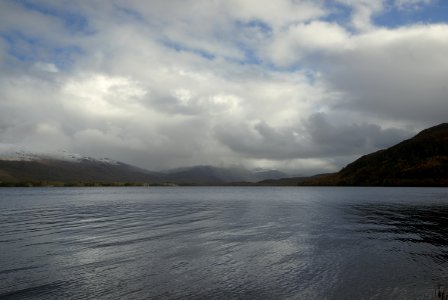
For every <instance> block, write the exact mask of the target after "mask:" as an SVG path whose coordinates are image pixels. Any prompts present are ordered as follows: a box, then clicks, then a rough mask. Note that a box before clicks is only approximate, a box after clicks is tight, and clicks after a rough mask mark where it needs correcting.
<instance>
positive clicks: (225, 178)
mask: <svg viewBox="0 0 448 300" xmlns="http://www.w3.org/2000/svg"><path fill="white" fill-rule="evenodd" d="M285 176H287V175H286V174H285V173H282V172H279V171H275V170H264V169H258V170H255V171H249V170H246V169H244V168H238V167H233V168H218V167H212V166H195V167H188V168H181V169H175V170H169V171H165V172H151V171H148V170H145V169H141V168H138V167H135V166H132V165H128V164H125V163H122V162H118V161H114V160H111V159H107V158H102V159H94V158H91V157H87V156H81V155H77V154H69V153H66V152H62V153H57V154H52V155H48V154H34V153H31V152H26V151H16V152H12V153H7V154H5V153H3V154H2V155H0V185H7V186H8V185H92V184H101V185H116V184H120V185H121V184H125V183H127V184H130V185H136V184H150V185H160V184H163V185H166V184H179V185H229V184H232V183H241V182H249V183H250V182H252V183H253V182H257V181H260V180H263V179H265V178H281V177H285Z"/></svg>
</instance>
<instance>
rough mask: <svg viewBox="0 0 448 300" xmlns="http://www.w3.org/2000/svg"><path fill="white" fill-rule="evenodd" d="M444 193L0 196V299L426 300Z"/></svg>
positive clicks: (446, 253) (437, 281)
mask: <svg viewBox="0 0 448 300" xmlns="http://www.w3.org/2000/svg"><path fill="white" fill-rule="evenodd" d="M446 285H448V189H441V188H439V189H437V188H331V187H320V188H312V187H293V188H288V187H281V188H269V187H260V188H258V187H241V188H240V187H222V188H220V187H192V188H187V187H182V188H166V187H162V188H73V189H72V188H4V189H0V299H436V296H435V292H436V289H438V288H439V289H442V288H440V286H446Z"/></svg>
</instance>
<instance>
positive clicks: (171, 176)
mask: <svg viewBox="0 0 448 300" xmlns="http://www.w3.org/2000/svg"><path fill="white" fill-rule="evenodd" d="M267 176H270V177H267ZM285 176H287V175H286V174H285V173H282V172H279V171H276V170H264V169H257V170H255V171H249V170H247V169H244V168H239V167H232V168H218V167H213V166H195V167H189V168H182V169H175V170H171V171H168V172H167V174H166V179H167V181H170V182H175V183H178V184H186V185H228V184H231V183H240V182H257V181H260V180H263V179H265V178H281V177H285Z"/></svg>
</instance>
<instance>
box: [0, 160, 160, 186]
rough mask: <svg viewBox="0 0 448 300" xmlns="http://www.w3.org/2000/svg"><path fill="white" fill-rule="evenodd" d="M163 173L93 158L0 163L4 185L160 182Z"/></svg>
mask: <svg viewBox="0 0 448 300" xmlns="http://www.w3.org/2000/svg"><path fill="white" fill-rule="evenodd" d="M162 181H163V177H162V176H161V174H158V173H155V172H149V171H147V170H144V169H140V168H137V167H134V166H131V165H127V164H124V163H121V162H116V161H112V160H106V159H104V160H97V159H93V158H90V157H76V158H75V159H73V158H71V159H66V158H60V157H49V156H38V155H27V156H26V157H24V156H23V155H21V157H19V158H13V159H11V158H8V159H2V160H0V183H2V185H20V184H25V185H30V184H31V185H52V184H62V183H63V184H66V185H79V184H81V183H83V184H88V183H101V184H105V185H106V184H112V183H118V182H121V183H133V184H137V183H160V182H162Z"/></svg>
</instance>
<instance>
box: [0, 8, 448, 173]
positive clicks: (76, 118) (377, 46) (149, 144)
mask: <svg viewBox="0 0 448 300" xmlns="http://www.w3.org/2000/svg"><path fill="white" fill-rule="evenodd" d="M447 53H448V1H444V0H357V1H354V0H333V1H329V0H328V1H327V0H321V1H306V0H275V1H273V0H148V1H143V0H141V1H137V0H110V1H99V0H92V1H82V0H35V1H26V0H17V1H14V0H4V1H0V152H1V151H12V150H14V149H26V150H28V151H33V152H54V151H61V150H64V151H68V152H72V153H78V154H83V155H89V156H93V157H97V158H101V157H109V158H112V159H115V160H119V161H124V162H126V163H130V164H134V165H137V166H140V167H143V168H147V169H150V170H162V169H170V168H176V167H185V166H194V165H214V166H242V167H246V168H267V169H271V168H272V169H279V170H284V171H288V172H291V173H295V174H304V175H306V174H314V173H320V172H331V171H337V170H338V169H340V168H341V167H343V166H344V165H346V164H347V163H349V162H351V161H353V160H354V159H356V158H358V157H360V156H362V155H364V154H367V153H370V152H373V151H376V150H378V149H382V148H386V147H389V146H391V145H394V144H396V143H397V142H400V141H402V140H403V139H407V138H410V137H412V136H413V135H414V134H415V133H416V132H418V131H419V130H422V129H424V128H427V127H430V126H433V125H436V124H439V123H442V122H446V121H447V120H448V55H447Z"/></svg>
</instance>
